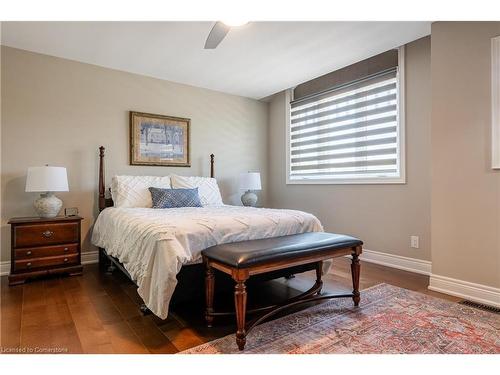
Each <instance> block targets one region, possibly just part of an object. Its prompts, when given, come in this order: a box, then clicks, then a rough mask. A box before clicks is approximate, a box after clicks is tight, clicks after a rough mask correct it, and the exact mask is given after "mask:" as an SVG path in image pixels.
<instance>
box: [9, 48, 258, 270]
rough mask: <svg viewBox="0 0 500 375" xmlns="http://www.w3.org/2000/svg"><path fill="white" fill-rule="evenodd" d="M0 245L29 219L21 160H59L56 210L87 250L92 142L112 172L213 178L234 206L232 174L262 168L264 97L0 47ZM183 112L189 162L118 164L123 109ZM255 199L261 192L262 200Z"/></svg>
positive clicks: (124, 132) (124, 146) (124, 159)
mask: <svg viewBox="0 0 500 375" xmlns="http://www.w3.org/2000/svg"><path fill="white" fill-rule="evenodd" d="M1 76H2V77H1V91H2V92H1V94H2V104H1V107H2V108H1V110H2V113H1V121H2V143H1V145H2V155H1V156H2V164H1V165H2V184H1V187H2V195H1V203H2V211H1V212H2V252H1V260H3V261H4V260H8V259H10V249H9V246H10V233H9V227H8V225H7V224H6V222H7V220H8V219H9V217H12V216H30V215H34V214H35V212H34V210H33V208H32V203H33V201H34V199H35V198H36V196H37V194H35V193H25V192H24V184H25V179H26V170H27V168H28V167H29V166H36V165H43V164H45V163H48V164H51V165H58V166H65V167H67V169H68V178H69V185H70V192H68V193H60V194H58V195H59V197H60V198H61V199H62V200H63V201H64V206H65V207H78V209H79V210H80V214H81V215H82V216H83V217H84V218H85V220H84V222H83V235H84V236H85V241H84V244H83V250H84V251H88V250H93V249H92V248H91V246H90V243H89V237H88V236H89V233H90V232H89V229H90V226H91V225H92V223H93V220H94V218H95V216H96V212H97V167H98V157H97V148H98V146H99V145H104V146H106V147H107V171H106V172H107V173H106V174H107V179H108V182H109V180H110V178H111V176H112V175H113V174H143V175H146V174H151V175H166V174H169V173H177V174H183V175H205V176H208V175H209V159H208V158H209V156H208V155H209V154H210V153H214V154H215V155H216V176H217V177H218V179H219V183H220V185H221V190H222V193H223V198H224V201H225V202H226V203H233V204H234V203H238V201H239V197H240V195H241V194H240V192H239V191H238V189H237V184H236V179H237V176H238V174H239V173H240V172H245V171H248V170H256V171H261V172H262V174H263V185H264V186H263V188H264V190H263V192H265V191H266V179H265V177H266V175H267V147H266V143H265V139H266V135H267V104H266V103H261V102H258V101H256V100H252V99H246V98H243V97H238V96H233V95H227V94H223V93H219V92H215V91H210V90H205V89H200V88H194V87H191V86H186V85H181V84H175V83H171V82H166V81H162V80H158V79H153V78H148V77H144V76H140V75H135V74H129V73H124V72H120V71H115V70H111V69H105V68H101V67H97V66H93V65H88V64H82V63H78V62H73V61H69V60H64V59H59V58H54V57H49V56H45V55H40V54H36V53H31V52H26V51H22V50H17V49H13V48H8V47H2V54H1ZM130 110H135V111H142V112H150V113H158V114H165V115H172V116H180V117H188V118H191V126H192V128H191V160H192V167H191V168H166V167H138V166H130V165H128V155H129V138H128V137H129V132H128V126H129V125H128V111H130ZM263 201H265V196H264V197H263Z"/></svg>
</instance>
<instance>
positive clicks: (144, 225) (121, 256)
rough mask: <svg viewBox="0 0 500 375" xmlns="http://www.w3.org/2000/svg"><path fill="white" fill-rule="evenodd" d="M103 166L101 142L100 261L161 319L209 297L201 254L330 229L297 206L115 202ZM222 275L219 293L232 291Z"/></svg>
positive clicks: (282, 273)
mask: <svg viewBox="0 0 500 375" xmlns="http://www.w3.org/2000/svg"><path fill="white" fill-rule="evenodd" d="M104 163H105V148H104V147H103V146H101V147H99V182H98V184H99V216H98V217H97V219H96V222H95V224H94V229H93V233H92V243H93V244H94V245H96V246H97V247H98V248H99V262H100V264H101V265H102V266H103V267H105V268H106V270H107V272H113V271H114V270H116V269H118V270H120V271H121V272H123V273H124V274H125V275H126V276H127V277H128V278H129V279H130V280H132V282H134V283H135V284H136V285H137V287H138V294H139V295H140V296H141V298H142V299H143V300H144V304H143V305H142V306H141V307H140V308H141V310H142V311H143V312H144V313H146V312H149V311H152V312H153V313H154V314H155V315H157V316H159V317H160V318H162V319H165V318H166V317H167V315H168V308H169V305H171V304H177V303H178V304H180V303H183V302H186V301H192V300H193V299H196V298H199V299H202V298H203V296H204V275H205V269H204V266H203V264H202V256H201V252H202V251H203V250H204V249H206V248H209V247H211V246H214V245H219V244H224V243H233V242H241V241H248V240H255V239H262V238H275V237H281V236H286V235H291V234H298V233H305V232H322V231H323V228H322V226H321V223H320V222H319V220H318V219H317V218H316V217H314V216H313V215H311V214H308V213H305V212H301V211H294V210H275V209H265V208H253V207H241V206H228V205H224V204H222V202H221V205H219V206H204V207H182V208H167V209H155V208H150V207H141V208H123V207H116V205H115V202H113V198H112V197H107V196H106V191H107V189H106V182H105V165H104ZM214 164H215V161H214V155H213V154H212V155H210V178H211V179H214V178H215V173H214V171H215V168H214ZM174 176H175V175H172V178H174ZM169 177H170V176H169ZM193 178H195V179H201V178H200V177H193ZM215 184H216V182H215ZM169 188H170V187H169ZM110 190H111V189H110ZM217 191H218V187H217ZM219 194H220V193H219ZM315 268H316V265H315V264H314V263H312V264H305V265H300V266H294V267H290V268H286V269H281V270H278V271H276V272H269V273H266V274H265V275H262V276H261V277H259V278H255V279H256V280H257V281H256V282H261V281H262V280H269V279H275V278H279V277H287V276H290V275H293V274H296V273H300V272H305V271H309V270H313V269H315ZM217 277H218V279H217V282H218V285H219V287H218V290H220V289H224V287H222V288H221V285H222V286H223V285H224V284H225V283H226V285H227V286H228V289H229V290H231V289H232V287H233V284H232V282H231V280H230V278H228V280H225V278H227V277H226V276H225V275H218V276H217ZM219 277H220V278H221V280H220V281H219ZM228 298H232V295H228ZM200 313H201V312H200Z"/></svg>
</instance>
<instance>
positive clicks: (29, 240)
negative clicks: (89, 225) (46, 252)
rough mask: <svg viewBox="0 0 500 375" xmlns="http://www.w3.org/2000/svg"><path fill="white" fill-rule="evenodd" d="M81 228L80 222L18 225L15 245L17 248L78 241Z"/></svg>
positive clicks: (15, 230)
mask: <svg viewBox="0 0 500 375" xmlns="http://www.w3.org/2000/svg"><path fill="white" fill-rule="evenodd" d="M79 229H80V224H79V223H78V222H71V223H53V224H52V223H51V224H37V225H18V226H16V227H15V228H14V238H13V241H14V242H13V246H14V247H15V248H17V247H29V246H43V245H52V244H59V243H64V242H78V241H79Z"/></svg>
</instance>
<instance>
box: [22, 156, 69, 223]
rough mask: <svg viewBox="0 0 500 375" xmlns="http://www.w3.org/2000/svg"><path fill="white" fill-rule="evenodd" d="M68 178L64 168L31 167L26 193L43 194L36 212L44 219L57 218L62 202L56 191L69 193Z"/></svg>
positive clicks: (36, 203)
mask: <svg viewBox="0 0 500 375" xmlns="http://www.w3.org/2000/svg"><path fill="white" fill-rule="evenodd" d="M68 190H69V189H68V176H67V174H66V168H63V167H49V166H48V165H46V166H44V167H29V168H28V176H27V178H26V192H41V194H40V198H38V199H37V200H36V201H35V203H34V206H35V210H36V212H37V214H38V215H39V216H40V217H42V218H51V217H56V216H57V214H58V213H59V211H60V210H61V207H62V201H61V200H60V199H59V198H57V197H56V196H55V195H54V192H55V191H68Z"/></svg>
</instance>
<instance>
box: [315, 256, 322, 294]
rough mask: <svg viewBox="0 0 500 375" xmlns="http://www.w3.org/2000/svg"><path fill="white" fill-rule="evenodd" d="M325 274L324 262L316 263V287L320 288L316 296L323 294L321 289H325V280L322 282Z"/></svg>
mask: <svg viewBox="0 0 500 375" xmlns="http://www.w3.org/2000/svg"><path fill="white" fill-rule="evenodd" d="M322 274H323V262H322V261H319V262H318V263H316V285H318V286H319V290H318V291H317V292H316V294H317V295H318V296H319V295H320V294H321V289H322V288H323V280H321V277H322Z"/></svg>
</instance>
